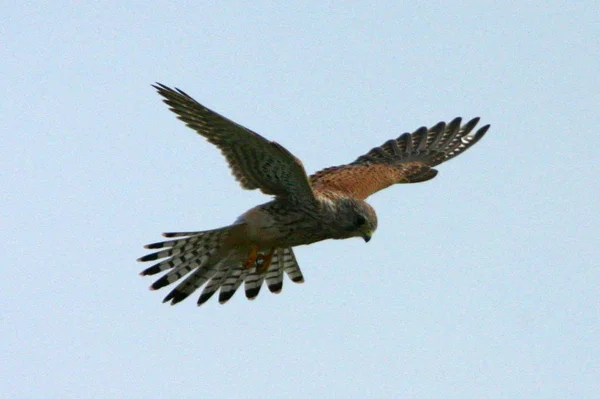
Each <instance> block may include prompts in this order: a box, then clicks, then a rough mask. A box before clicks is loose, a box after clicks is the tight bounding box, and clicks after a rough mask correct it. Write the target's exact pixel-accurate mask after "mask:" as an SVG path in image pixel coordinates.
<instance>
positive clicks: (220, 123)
mask: <svg viewBox="0 0 600 399" xmlns="http://www.w3.org/2000/svg"><path fill="white" fill-rule="evenodd" d="M155 87H156V88H157V90H158V92H159V93H160V94H161V95H162V96H163V97H165V102H166V103H167V104H168V105H169V106H171V110H173V111H174V112H175V113H176V114H178V115H179V118H180V119H181V120H183V121H184V122H185V123H186V124H187V125H188V126H189V127H191V128H193V129H194V130H196V131H197V132H198V133H199V134H201V135H202V136H204V137H206V138H207V139H208V140H209V141H210V142H211V143H213V144H215V145H216V146H218V147H219V148H220V149H221V151H222V153H223V154H224V155H225V157H226V158H227V160H228V161H229V165H230V167H231V168H232V172H233V174H234V176H235V177H236V179H237V180H238V181H239V182H240V184H241V185H242V187H244V188H246V189H256V188H258V189H260V190H261V191H263V192H264V193H266V194H271V195H274V196H275V198H274V199H273V200H272V201H269V202H267V203H264V204H261V205H258V206H256V207H254V208H252V209H250V210H248V211H247V212H245V213H244V214H242V215H241V216H240V217H239V218H238V219H237V220H236V221H235V222H234V223H233V224H232V225H230V226H226V227H223V228H220V229H216V230H209V231H198V232H187V233H165V234H164V235H165V236H166V237H171V238H175V239H174V240H169V241H164V242H159V243H155V244H150V245H147V246H146V248H149V249H160V250H159V251H158V252H155V253H152V254H149V255H146V256H143V257H142V258H140V259H139V260H140V261H144V262H145V261H152V260H158V259H162V260H161V261H159V262H158V263H156V264H155V265H153V266H151V267H149V268H147V269H146V270H144V271H143V272H142V274H143V275H152V274H156V273H159V272H162V271H167V272H166V273H165V274H164V275H163V276H162V277H161V278H160V279H158V280H157V281H156V282H155V283H154V284H152V286H151V288H152V289H159V288H162V287H164V286H166V285H168V284H171V283H173V282H175V281H177V280H179V279H180V278H182V277H184V276H186V275H187V277H186V278H185V279H184V280H183V281H182V282H181V283H179V285H177V287H176V288H175V289H174V290H173V291H171V292H170V293H169V294H168V295H167V296H166V297H165V299H164V300H165V301H171V303H172V304H175V303H177V302H180V301H182V300H183V299H185V298H186V297H187V296H189V295H190V294H191V293H192V292H194V291H195V290H196V289H198V288H199V287H201V286H202V285H204V284H206V285H205V287H204V289H203V291H202V293H201V295H200V298H199V300H198V304H199V305H200V304H202V303H204V302H205V301H207V300H208V299H209V298H210V297H211V296H212V295H213V294H214V293H215V292H216V291H217V290H219V289H220V294H219V301H220V302H221V303H224V302H226V301H228V300H229V299H230V298H231V296H233V294H234V293H235V291H236V290H237V288H238V287H239V286H240V285H241V284H242V283H244V284H245V291H246V296H247V297H248V298H250V299H252V298H254V297H256V295H258V292H259V290H260V287H261V286H262V283H263V281H265V280H266V284H267V287H268V288H269V290H270V291H271V292H279V291H280V290H281V287H282V284H283V273H286V274H287V275H288V276H289V277H290V279H291V280H292V281H294V282H302V281H304V278H303V276H302V273H301V271H300V268H299V266H298V263H297V261H296V258H295V256H294V253H293V250H292V248H293V247H296V246H300V245H307V244H312V243H314V242H318V241H322V240H326V239H345V238H351V237H362V238H363V239H364V240H365V241H369V239H370V238H371V235H372V234H373V232H374V231H375V229H376V228H377V216H376V214H375V211H374V209H373V208H372V207H371V206H370V205H369V204H367V203H366V202H365V201H364V200H365V199H366V198H367V197H368V196H369V195H370V194H373V193H375V192H377V191H379V190H381V189H384V188H386V187H388V186H390V185H392V184H396V183H416V182H421V181H425V180H429V179H432V178H433V177H435V175H436V174H437V171H436V170H435V169H433V166H435V165H437V164H439V163H441V162H444V161H446V160H448V159H450V158H452V157H454V156H456V155H458V154H459V153H461V152H463V151H464V150H466V149H467V148H469V147H470V146H471V145H473V144H474V143H475V142H477V141H478V140H479V139H480V138H481V137H483V135H484V134H485V132H486V131H487V129H488V128H489V125H487V126H484V127H483V128H480V129H479V130H478V131H477V132H476V133H475V134H474V135H470V132H471V131H472V130H473V128H474V127H475V125H476V124H477V122H478V120H479V119H478V118H476V119H473V120H471V121H470V122H468V123H467V124H465V125H462V126H461V119H460V118H456V119H454V120H453V121H452V122H450V123H449V124H445V123H442V122H440V123H438V124H437V125H435V126H434V127H433V128H431V129H426V128H420V129H418V130H417V131H415V132H414V133H412V134H408V133H405V134H403V135H401V136H400V137H399V138H398V139H396V140H389V141H387V142H386V143H384V144H383V145H382V146H380V147H376V148H374V149H372V150H371V151H370V152H369V153H367V154H365V155H363V156H361V157H359V158H358V159H356V160H355V161H354V162H352V163H350V164H347V165H341V166H337V167H330V168H327V169H324V170H322V171H319V172H317V173H315V174H314V175H312V176H310V178H309V177H308V176H307V175H306V172H305V171H304V167H303V166H302V163H301V162H300V161H299V160H298V159H297V158H295V157H294V156H293V155H292V154H291V153H290V152H289V151H287V150H286V149H285V148H283V147H282V146H281V145H279V144H277V143H274V142H269V141H267V140H266V139H264V138H263V137H262V136H260V135H258V134H256V133H254V132H252V131H250V130H248V129H246V128H244V127H243V126H240V125H238V124H236V123H235V122H232V121H230V120H229V119H227V118H224V117H222V116H221V115H219V114H217V113H215V112H213V111H211V110H209V109H208V108H206V107H204V106H202V105H200V104H199V103H197V102H196V101H195V100H193V99H192V98H191V97H189V96H188V95H187V94H185V93H184V92H182V91H180V90H177V91H175V90H172V89H170V88H168V87H166V86H163V85H157V86H155Z"/></svg>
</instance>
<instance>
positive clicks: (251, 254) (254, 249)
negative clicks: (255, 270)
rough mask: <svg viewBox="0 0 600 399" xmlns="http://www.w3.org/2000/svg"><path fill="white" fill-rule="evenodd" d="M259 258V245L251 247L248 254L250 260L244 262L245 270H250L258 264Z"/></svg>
mask: <svg viewBox="0 0 600 399" xmlns="http://www.w3.org/2000/svg"><path fill="white" fill-rule="evenodd" d="M257 257H258V245H254V246H252V247H250V252H248V259H246V262H244V269H250V268H252V267H254V265H255V264H256V258H257Z"/></svg>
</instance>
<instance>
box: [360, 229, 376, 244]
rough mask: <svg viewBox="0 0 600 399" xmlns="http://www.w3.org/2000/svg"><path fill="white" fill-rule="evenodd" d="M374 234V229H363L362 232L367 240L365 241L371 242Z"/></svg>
mask: <svg viewBox="0 0 600 399" xmlns="http://www.w3.org/2000/svg"><path fill="white" fill-rule="evenodd" d="M372 235H373V232H372V231H363V232H362V238H363V240H365V242H369V241H370V240H371V236H372Z"/></svg>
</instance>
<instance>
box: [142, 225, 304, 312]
mask: <svg viewBox="0 0 600 399" xmlns="http://www.w3.org/2000/svg"><path fill="white" fill-rule="evenodd" d="M234 226H235V225H234ZM234 226H228V227H225V228H221V229H216V230H209V231H196V232H188V233H165V234H164V236H165V237H182V238H178V239H175V240H169V241H163V242H156V243H153V244H149V245H146V248H148V249H161V250H160V251H157V252H154V253H152V254H149V255H146V256H143V257H141V258H139V259H138V261H140V262H147V261H152V260H157V259H162V260H160V261H159V262H158V263H156V264H154V265H152V266H150V267H149V268H147V269H145V270H143V271H142V272H141V273H140V274H141V275H154V274H157V273H160V272H164V271H166V273H165V274H163V275H162V276H161V277H160V278H159V279H158V280H156V281H155V282H154V283H153V284H152V285H151V287H150V288H151V289H153V290H157V289H159V288H162V287H165V286H167V285H169V284H172V283H174V282H176V281H178V280H179V279H181V278H183V277H184V276H186V275H187V277H186V278H185V279H184V280H183V281H181V282H180V283H179V284H178V285H177V286H176V287H175V288H174V289H173V290H172V291H171V292H170V293H169V294H167V296H166V297H165V298H164V299H163V302H170V303H171V305H174V304H176V303H178V302H181V301H183V300H184V299H186V298H187V297H188V296H190V295H191V294H192V293H193V292H195V291H196V290H197V289H199V288H200V287H202V286H203V285H204V284H206V286H205V287H204V289H203V290H202V292H201V294H200V297H199V298H198V305H202V304H203V303H204V302H206V301H208V300H209V299H210V298H211V297H212V296H213V295H214V294H215V292H217V291H219V290H220V292H219V302H220V303H225V302H227V301H228V300H229V299H231V297H232V296H233V295H234V294H235V292H236V291H237V290H238V288H239V287H240V286H241V284H242V283H245V292H246V297H247V298H249V299H254V298H256V296H257V295H258V294H259V292H260V289H261V287H262V284H263V281H265V280H266V284H267V286H268V288H269V290H270V291H271V292H273V293H279V292H280V291H281V289H282V286H283V274H284V273H285V274H287V275H288V277H289V278H290V279H291V280H292V281H294V282H296V283H301V282H303V281H304V278H303V276H302V272H301V271H300V267H299V266H298V263H297V261H296V258H295V256H294V253H293V251H292V249H291V248H277V249H275V251H274V253H273V258H272V263H271V266H270V267H269V270H267V271H266V272H264V273H262V274H259V273H258V270H260V266H261V265H260V263H259V262H260V261H257V264H255V265H254V266H253V267H251V268H250V269H245V268H244V267H243V255H242V256H240V255H241V254H240V253H239V252H237V251H236V250H235V249H229V252H228V253H227V255H224V257H223V258H220V259H219V258H216V255H217V253H223V251H222V250H223V249H224V248H223V244H224V242H225V239H226V238H227V237H228V236H229V234H231V229H232V227H234ZM220 250H221V251H220ZM244 255H245V254H244Z"/></svg>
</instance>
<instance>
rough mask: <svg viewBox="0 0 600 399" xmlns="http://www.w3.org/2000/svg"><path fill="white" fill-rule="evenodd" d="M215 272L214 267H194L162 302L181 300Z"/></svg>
mask: <svg viewBox="0 0 600 399" xmlns="http://www.w3.org/2000/svg"><path fill="white" fill-rule="evenodd" d="M216 272H217V270H216V269H214V268H201V269H196V270H195V271H194V272H192V274H190V275H189V276H187V277H186V279H185V280H183V281H182V282H181V283H179V284H178V285H177V287H175V288H174V289H173V290H172V291H171V292H169V294H168V295H167V296H166V297H165V298H164V299H163V302H169V301H171V305H175V304H176V303H178V302H181V301H183V300H184V299H185V298H187V297H188V296H190V295H191V294H192V293H193V292H194V291H196V290H197V289H198V288H200V287H201V286H202V285H203V284H204V283H206V282H207V281H208V280H209V279H210V278H211V277H212V276H214V275H215V273H216Z"/></svg>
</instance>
